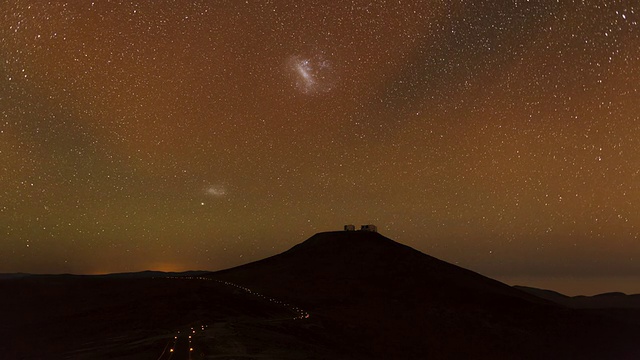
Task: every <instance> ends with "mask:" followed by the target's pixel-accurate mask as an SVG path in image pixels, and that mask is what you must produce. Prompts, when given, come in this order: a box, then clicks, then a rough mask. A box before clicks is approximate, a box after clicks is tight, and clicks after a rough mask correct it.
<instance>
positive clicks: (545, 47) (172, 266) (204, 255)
mask: <svg viewBox="0 0 640 360" xmlns="http://www.w3.org/2000/svg"><path fill="white" fill-rule="evenodd" d="M638 21H640V6H639V5H638V4H636V3H634V2H630V1H607V2H602V1H555V0H539V1H524V0H520V1H516V0H513V1H500V2H493V1H454V2H445V1H355V0H354V1H344V2H333V1H288V0H282V1H249V0H248V1H245V2H242V1H216V2H211V1H189V2H187V1H180V2H173V1H141V2H131V1H117V0H114V1H108V0H102V1H93V2H89V1H67V2H65V1H48V2H44V1H26V0H8V1H5V2H3V4H2V5H0V239H1V241H0V272H16V271H23V272H46V273H59V272H75V273H101V272H116V271H137V270H143V269H149V268H153V269H158V270H185V269H208V270H218V269H222V268H226V267H230V266H234V265H239V264H242V263H245V262H247V261H252V260H257V259H260V258H263V257H266V256H270V255H273V254H275V253H278V252H281V251H284V250H286V249H287V248H289V247H291V246H292V245H294V244H296V243H298V242H300V241H302V240H304V239H306V238H307V237H309V236H311V235H313V234H314V233H315V232H318V231H326V230H338V229H340V228H341V227H342V225H344V224H348V223H355V224H365V223H373V224H376V225H378V227H379V229H380V231H381V232H382V233H383V234H384V235H386V236H388V237H391V238H392V239H394V240H397V241H399V242H402V243H405V244H407V245H409V246H412V247H415V248H417V249H418V250H421V251H423V252H426V253H428V254H430V255H433V256H436V257H439V258H441V259H443V260H446V261H449V262H453V263H456V264H458V265H461V266H464V267H467V268H470V269H472V270H474V271H478V272H480V273H482V274H484V275H488V276H491V277H495V278H497V279H499V280H503V281H507V282H508V283H520V284H524V285H532V286H540V287H550V288H553V289H554V290H558V291H561V292H565V293H569V294H571V293H578V292H580V293H594V292H601V291H614V290H618V291H627V292H636V293H640V286H639V285H638V284H640V281H638V280H640V262H639V261H640V238H639V237H640V152H639V150H638V148H639V145H640V140H639V139H640V123H639V120H640V85H639V84H640V72H639V71H638V69H640V27H639V25H638Z"/></svg>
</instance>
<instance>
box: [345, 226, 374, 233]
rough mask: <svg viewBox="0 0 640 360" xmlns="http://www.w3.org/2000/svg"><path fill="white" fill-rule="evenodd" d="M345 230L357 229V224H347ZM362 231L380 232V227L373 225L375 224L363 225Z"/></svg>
mask: <svg viewBox="0 0 640 360" xmlns="http://www.w3.org/2000/svg"><path fill="white" fill-rule="evenodd" d="M344 231H356V226H355V225H351V224H349V225H345V226H344ZM360 231H370V232H375V233H377V232H378V227H377V226H375V225H373V224H367V225H362V226H360Z"/></svg>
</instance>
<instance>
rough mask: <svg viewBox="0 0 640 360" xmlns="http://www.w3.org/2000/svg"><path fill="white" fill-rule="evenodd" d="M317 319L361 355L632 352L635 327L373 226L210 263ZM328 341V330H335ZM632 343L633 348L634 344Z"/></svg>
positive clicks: (554, 356)
mask: <svg viewBox="0 0 640 360" xmlns="http://www.w3.org/2000/svg"><path fill="white" fill-rule="evenodd" d="M211 276H212V277H214V278H218V279H224V280H228V281H232V282H235V283H238V284H241V285H245V286H248V287H251V288H252V289H255V290H258V291H261V292H263V293H265V294H268V295H271V296H276V297H279V298H283V299H285V300H287V301H290V302H292V303H293V304H295V305H298V306H301V307H303V308H305V309H306V310H308V311H310V312H311V314H312V317H314V318H315V319H321V321H322V324H323V326H324V327H325V330H326V331H325V333H326V334H327V335H326V336H328V337H331V336H334V337H336V338H337V339H341V340H340V341H343V342H344V343H346V344H347V345H348V346H346V347H345V348H348V349H350V350H349V351H350V353H349V354H345V356H346V355H349V356H352V357H361V358H372V357H373V358H426V357H429V358H437V359H444V358H450V359H457V358H473V359H478V358H486V359H489V358H491V359H496V358H503V359H507V358H520V359H524V358H530V359H537V358H547V359H560V358H577V357H579V358H591V359H600V358H612V357H615V358H618V359H623V358H632V356H633V355H634V354H638V353H640V347H638V346H637V345H635V341H634V336H639V335H640V331H639V329H638V328H637V327H635V326H633V325H631V324H622V323H617V322H615V321H612V320H609V319H604V318H602V317H599V316H596V315H592V314H583V313H578V312H576V311H575V310H570V309H567V308H564V307H561V306H559V305H556V304H553V303H551V302H549V301H547V300H543V299H540V298H538V297H535V296H533V295H531V294H527V293H525V292H522V291H520V290H517V289H514V288H512V287H510V286H507V285H505V284H502V283H500V282H497V281H495V280H492V279H489V278H487V277H484V276H481V275H479V274H477V273H474V272H472V271H469V270H465V269H463V268H460V267H457V266H454V265H451V264H448V263H446V262H443V261H441V260H438V259H436V258H433V257H431V256H428V255H426V254H423V253H421V252H419V251H416V250H414V249H411V248H409V247H407V246H404V245H401V244H399V243H396V242H394V241H392V240H390V239H388V238H386V237H384V236H382V235H380V234H376V233H369V232H327V233H320V234H316V235H314V236H313V237H311V238H310V239H308V240H307V241H305V242H303V243H301V244H299V245H297V246H295V247H293V248H292V249H290V250H288V251H286V252H284V253H282V254H279V255H276V256H273V257H270V258H267V259H264V260H261V261H257V262H254V263H250V264H247V265H243V266H240V267H237V268H233V269H229V270H225V271H220V272H217V273H213V274H212V275H211ZM336 341H338V340H336ZM636 350H637V351H638V352H636Z"/></svg>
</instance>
